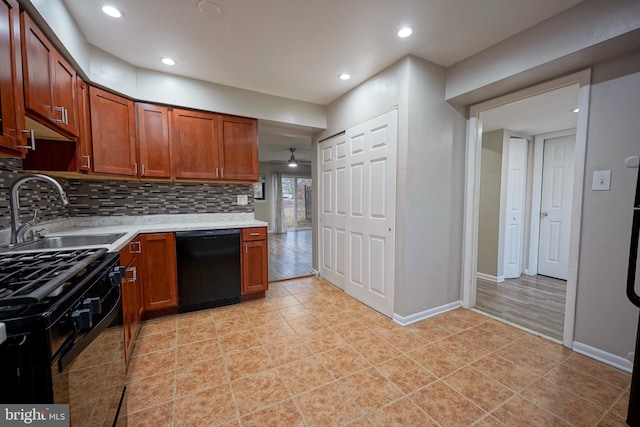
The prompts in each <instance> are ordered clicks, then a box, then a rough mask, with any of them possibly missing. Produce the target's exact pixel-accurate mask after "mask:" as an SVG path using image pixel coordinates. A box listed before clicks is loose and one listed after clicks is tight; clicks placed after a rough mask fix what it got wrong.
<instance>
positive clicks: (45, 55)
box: [21, 12, 53, 120]
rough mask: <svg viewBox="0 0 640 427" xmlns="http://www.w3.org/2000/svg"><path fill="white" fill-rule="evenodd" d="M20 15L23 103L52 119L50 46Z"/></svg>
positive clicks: (51, 51) (27, 17)
mask: <svg viewBox="0 0 640 427" xmlns="http://www.w3.org/2000/svg"><path fill="white" fill-rule="evenodd" d="M21 16H22V43H23V44H22V61H23V67H22V69H23V72H24V99H25V107H26V108H27V109H28V110H30V111H31V112H33V113H36V114H37V115H39V116H40V117H43V118H45V119H47V120H53V84H52V82H51V76H53V71H52V67H53V47H52V46H51V44H50V43H49V41H48V40H47V38H46V37H45V36H44V34H42V32H41V31H40V29H38V27H37V26H36V25H35V23H34V22H33V21H32V20H31V18H30V17H29V15H27V14H26V13H25V12H23V13H22V15H21Z"/></svg>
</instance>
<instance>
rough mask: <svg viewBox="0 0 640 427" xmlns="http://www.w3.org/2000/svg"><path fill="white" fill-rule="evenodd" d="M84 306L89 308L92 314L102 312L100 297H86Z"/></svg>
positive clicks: (83, 302)
mask: <svg viewBox="0 0 640 427" xmlns="http://www.w3.org/2000/svg"><path fill="white" fill-rule="evenodd" d="M82 308H88V309H89V311H90V312H91V314H100V313H102V303H101V302H100V297H92V298H85V299H84V301H82Z"/></svg>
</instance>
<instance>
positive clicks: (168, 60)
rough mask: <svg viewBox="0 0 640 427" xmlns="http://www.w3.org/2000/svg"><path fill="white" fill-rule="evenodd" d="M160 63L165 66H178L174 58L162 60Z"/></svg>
mask: <svg viewBox="0 0 640 427" xmlns="http://www.w3.org/2000/svg"><path fill="white" fill-rule="evenodd" d="M160 61H162V63H163V64H164V65H176V60H175V59H173V58H160Z"/></svg>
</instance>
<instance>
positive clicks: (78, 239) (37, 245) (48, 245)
mask: <svg viewBox="0 0 640 427" xmlns="http://www.w3.org/2000/svg"><path fill="white" fill-rule="evenodd" d="M124 235H125V233H110V234H83V235H75V236H48V237H43V238H40V239H38V240H33V241H30V242H25V243H21V244H19V245H15V246H13V247H10V248H3V249H4V250H7V249H8V250H12V251H17V250H20V251H29V250H34V249H59V248H68V247H75V246H96V245H108V244H111V243H113V242H115V241H116V240H118V239H119V238H121V237H122V236H124Z"/></svg>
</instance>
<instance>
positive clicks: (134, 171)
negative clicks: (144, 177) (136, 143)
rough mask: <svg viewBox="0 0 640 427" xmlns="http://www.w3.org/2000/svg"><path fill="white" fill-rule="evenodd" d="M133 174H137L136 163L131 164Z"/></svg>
mask: <svg viewBox="0 0 640 427" xmlns="http://www.w3.org/2000/svg"><path fill="white" fill-rule="evenodd" d="M133 174H134V175H138V164H137V163H134V164H133Z"/></svg>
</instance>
